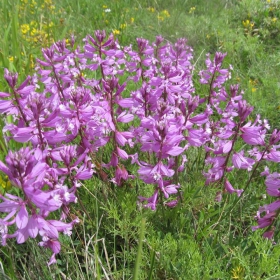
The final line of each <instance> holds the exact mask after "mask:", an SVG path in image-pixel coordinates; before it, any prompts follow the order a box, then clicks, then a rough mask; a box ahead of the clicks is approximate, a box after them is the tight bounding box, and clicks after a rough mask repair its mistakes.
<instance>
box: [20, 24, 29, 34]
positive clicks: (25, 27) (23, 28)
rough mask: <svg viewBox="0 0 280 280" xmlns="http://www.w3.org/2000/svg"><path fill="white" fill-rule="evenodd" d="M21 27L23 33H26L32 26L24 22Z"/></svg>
mask: <svg viewBox="0 0 280 280" xmlns="http://www.w3.org/2000/svg"><path fill="white" fill-rule="evenodd" d="M20 29H21V33H22V34H26V33H27V32H28V31H29V30H30V26H29V24H22V25H21V26H20Z"/></svg>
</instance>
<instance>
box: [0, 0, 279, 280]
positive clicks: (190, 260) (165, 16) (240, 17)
mask: <svg viewBox="0 0 280 280" xmlns="http://www.w3.org/2000/svg"><path fill="white" fill-rule="evenodd" d="M0 23H1V26H2V28H1V30H0V66H1V67H0V92H7V91H8V90H9V89H8V86H7V83H6V81H5V79H4V68H7V69H9V70H10V71H13V72H18V74H19V81H23V80H24V79H25V77H26V76H27V75H31V74H33V73H34V67H35V64H36V58H39V59H41V58H42V53H41V49H42V48H45V47H48V46H50V45H51V44H52V43H54V42H56V41H58V40H63V39H66V40H68V42H69V40H70V36H71V35H74V36H75V37H76V45H82V43H83V41H82V40H83V38H85V36H86V35H87V34H91V35H92V34H93V33H94V31H95V30H97V29H98V30H106V32H107V33H108V34H109V33H111V32H112V33H113V34H114V36H115V38H118V40H119V43H120V45H122V46H127V45H130V44H131V45H132V46H133V47H135V46H136V38H139V37H143V38H145V39H148V40H149V41H154V40H155V37H156V36H157V35H162V36H163V37H164V38H165V39H166V40H168V41H170V42H175V41H176V39H177V38H181V37H184V38H187V40H188V45H189V46H191V47H192V49H193V50H194V59H193V63H194V64H195V69H194V71H195V73H194V83H195V86H196V93H197V94H199V93H200V92H201V93H203V92H205V91H207V89H206V88H204V87H203V86H202V85H201V84H199V83H198V81H199V76H198V73H199V71H200V70H201V69H204V68H205V57H206V54H207V53H210V54H211V55H214V54H215V52H217V51H219V52H226V53H227V56H226V58H225V62H224V65H225V67H228V66H229V65H232V67H233V71H232V77H231V81H230V83H232V84H235V83H238V84H240V88H241V89H242V90H244V95H245V98H246V100H247V101H248V102H249V103H250V104H251V105H253V106H254V108H255V109H254V115H256V114H261V116H262V117H263V118H266V119H268V120H269V122H270V125H271V127H272V128H278V129H280V122H279V120H280V93H279V88H280V76H279V73H280V44H279V43H280V1H278V0H267V1H264V0H212V1H201V0H189V1H188V0H185V1H183V0H158V1H153V0H151V1H148V0H142V1H132V0H123V1H122V0H119V1H118V0H112V1H101V0H95V1H92V0H77V1H71V0H61V1H55V0H36V1H35V0H18V1H17V0H10V1H9V0H2V1H1V3H0ZM131 90H133V88H132V89H131ZM5 121H9V122H12V120H11V119H10V120H5V119H4V117H3V118H2V120H1V126H2V127H3V126H4V122H5ZM0 142H1V143H2V145H1V160H3V161H4V158H5V156H6V154H7V150H8V149H12V150H15V149H18V148H19V147H21V146H22V145H21V144H19V143H15V142H11V144H10V146H5V144H4V143H5V142H4V140H3V135H1V137H0ZM105 153H106V150H105ZM200 153H201V150H191V152H190V154H189V155H188V157H189V163H188V165H187V168H186V170H185V171H184V172H182V174H181V175H180V176H181V177H180V179H181V187H182V196H183V200H182V201H183V202H182V203H180V204H179V205H178V206H177V207H175V208H173V209H166V208H165V207H163V206H162V207H158V209H157V211H150V210H149V209H140V208H139V207H138V206H137V204H136V201H137V197H138V196H139V193H143V192H142V190H141V188H143V189H144V191H145V192H147V191H148V190H146V189H145V186H144V185H143V182H142V184H141V183H140V182H139V180H134V181H132V183H128V184H125V186H124V187H122V188H119V187H116V186H113V185H112V184H108V183H105V182H103V181H102V180H100V179H98V178H97V177H93V178H92V179H90V180H87V181H85V182H84V187H82V188H80V189H79V193H78V195H79V203H78V204H77V205H75V206H73V209H72V210H73V214H75V215H77V216H78V217H79V219H80V220H81V223H79V224H77V225H76V226H75V228H74V229H73V233H72V236H71V237H68V236H66V237H65V236H61V243H62V248H61V252H60V254H59V255H58V257H57V263H56V264H54V265H52V266H50V267H48V266H47V265H46V263H47V262H48V260H49V257H50V252H49V251H47V250H45V249H44V248H41V247H38V246H37V244H38V240H36V239H29V240H28V241H27V242H26V243H24V244H17V243H16V241H14V240H12V239H11V240H9V241H8V244H7V246H5V247H1V248H0V279H32V280H33V279H34V280H35V279H36V280H37V279H42V280H46V279H116V280H118V279H170V280H171V279H182V280H185V279H205V280H207V279H267V280H268V279H270V280H272V279H275V280H276V279H280V265H279V259H280V245H279V244H280V243H279V240H280V239H279V238H280V237H279V234H278V231H279V222H278V223H277V222H276V224H275V226H276V231H275V236H274V241H271V240H268V239H264V238H263V237H262V232H263V231H261V230H259V231H255V232H253V231H252V230H251V227H252V225H256V222H255V219H254V216H255V215H256V212H257V211H258V208H259V206H260V205H264V204H267V203H270V202H271V201H272V200H271V197H267V198H266V197H265V196H264V194H265V193H266V187H265V184H264V178H263V177H260V176H255V177H254V178H253V180H252V182H251V184H250V186H249V188H247V189H246V192H245V194H244V195H243V196H242V198H241V199H240V200H239V201H238V202H237V204H236V206H235V207H234V208H233V209H232V208H231V206H232V205H233V203H235V202H236V198H235V196H233V195H225V198H224V199H223V201H222V202H221V203H217V202H216V201H215V196H216V188H215V187H214V186H211V185H210V186H205V178H204V177H203V176H202V175H201V170H202V165H203V163H202V161H203V155H201V154H200ZM274 167H275V170H276V171H278V172H279V170H280V168H279V164H278V166H277V165H276V164H275V165H274ZM133 171H135V174H136V171H137V170H133ZM2 177H3V176H2ZM247 178H248V175H247V173H246V172H245V171H244V172H240V173H238V174H237V175H236V177H233V178H232V184H235V186H238V187H236V188H244V185H245V182H246V180H247ZM3 179H4V178H3ZM2 181H3V180H2ZM8 188H10V187H9V186H8V183H4V181H3V182H1V192H5V191H6V190H7V189H8ZM139 188H140V190H139ZM277 226H278V228H277Z"/></svg>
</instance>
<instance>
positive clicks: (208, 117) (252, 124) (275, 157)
mask: <svg viewBox="0 0 280 280" xmlns="http://www.w3.org/2000/svg"><path fill="white" fill-rule="evenodd" d="M186 42H187V41H186V39H178V40H177V42H176V43H175V44H171V43H169V42H166V41H165V40H164V39H163V38H162V37H161V36H158V37H156V40H155V42H154V43H152V44H151V43H149V42H148V41H147V40H145V39H140V38H139V39H137V42H136V43H137V44H136V49H135V50H133V48H132V46H125V47H122V46H120V45H119V43H118V41H117V40H116V39H114V36H113V35H112V34H111V35H110V36H109V37H107V36H106V34H105V31H95V33H94V36H93V37H92V36H87V37H86V38H85V39H84V46H83V47H79V46H78V47H76V44H75V40H74V37H72V38H71V40H70V41H69V44H66V41H59V42H57V43H55V44H54V45H52V46H51V47H50V48H48V49H43V50H42V53H43V59H42V60H40V59H37V66H36V68H35V74H34V75H32V76H28V77H27V78H26V80H25V81H24V82H22V83H21V84H20V85H18V75H17V74H14V73H10V72H9V71H8V70H5V79H6V81H7V83H8V86H9V88H10V90H9V93H6V92H1V93H0V97H1V101H0V112H1V113H2V117H3V118H4V119H5V118H6V117H7V116H9V115H11V116H12V117H13V122H12V123H11V122H6V125H5V127H4V130H3V133H4V134H5V137H6V141H7V145H9V141H10V140H11V139H13V140H14V141H16V142H20V143H25V145H24V148H21V149H20V150H18V151H11V150H10V151H9V152H8V155H7V156H6V160H5V163H2V162H0V170H1V171H2V172H3V173H5V174H6V175H7V176H8V178H9V180H10V182H11V184H12V186H13V188H11V189H10V191H9V192H10V193H7V192H6V193H3V194H1V195H0V198H1V200H2V202H1V203H0V211H1V212H3V213H6V214H3V215H2V216H1V219H0V233H1V243H2V245H5V244H6V242H7V239H9V238H16V240H17V242H18V243H23V242H25V241H26V240H27V239H28V238H29V237H31V238H36V237H37V236H40V237H41V242H40V243H39V245H40V246H43V247H47V248H49V249H51V251H52V252H53V254H52V256H51V259H50V261H49V263H48V264H49V265H50V264H52V263H55V262H56V258H55V256H56V254H58V253H59V252H60V242H59V232H62V233H64V234H67V235H70V234H71V230H72V228H73V226H74V224H75V223H78V222H79V220H78V219H77V218H75V219H73V215H70V214H71V203H73V202H74V203H76V202H77V193H76V192H77V189H78V188H80V187H81V180H88V179H90V178H91V177H92V175H93V174H95V175H96V176H97V177H99V178H100V180H103V181H105V182H111V184H115V185H116V186H119V187H121V186H122V185H123V184H124V183H125V181H127V180H131V184H133V182H134V181H133V180H135V178H138V177H139V178H140V179H141V180H142V181H143V182H144V183H145V184H149V185H150V186H153V190H154V191H153V192H152V193H151V196H150V197H143V196H140V197H139V202H138V203H139V204H141V205H142V206H143V207H145V208H150V209H152V210H156V207H157V205H158V203H160V204H161V205H162V206H163V207H176V205H177V204H178V202H179V201H181V202H182V197H181V192H183V191H184V189H183V187H184V186H182V185H181V184H182V182H181V183H180V172H182V171H184V170H185V169H186V165H187V163H188V150H189V149H190V148H191V147H193V148H199V147H200V148H199V149H203V150H204V152H205V164H204V170H201V172H202V174H203V175H204V176H205V178H206V181H205V183H206V184H207V185H209V184H215V185H216V186H217V187H219V188H220V189H219V190H217V197H216V200H218V201H220V200H221V199H222V195H223V193H225V192H228V193H236V194H237V196H242V193H243V192H244V191H246V189H247V187H248V186H249V185H250V182H251V180H252V178H253V176H255V175H257V174H259V173H257V172H259V171H258V167H259V163H260V162H261V161H267V162H268V161H273V162H280V151H279V147H280V146H279V139H280V133H279V132H278V131H276V130H274V131H273V132H272V133H271V132H270V133H269V132H268V131H269V129H270V127H269V125H268V122H267V121H266V120H262V119H261V118H260V116H256V117H255V120H254V121H250V120H249V116H250V115H251V113H252V111H253V108H252V107H251V106H250V105H248V104H247V102H246V100H244V99H243V92H242V91H240V89H239V87H238V85H231V86H226V84H227V81H228V80H229V79H230V75H231V67H229V68H228V69H226V68H223V66H222V63H223V60H224V57H225V55H226V54H222V53H216V54H215V56H214V58H213V60H211V58H210V55H208V56H207V58H206V69H205V70H202V71H200V73H199V75H200V83H201V84H202V85H205V87H206V88H208V90H207V92H208V94H206V95H205V94H204V95H203V94H199V92H196V89H195V87H194V83H193V73H194V70H195V69H194V65H193V63H192V58H193V55H192V49H191V48H190V47H189V46H188V45H187V43H186ZM130 88H133V89H134V90H133V91H132V90H130ZM250 119H252V117H250ZM240 141H242V142H243V144H244V145H243V147H245V148H244V149H242V150H238V149H237V148H236V147H237V143H240ZM105 146H106V152H107V151H109V152H110V154H109V157H108V154H106V157H104V155H103V153H100V152H99V151H100V150H105ZM239 147H240V145H239ZM193 148H192V149H193ZM132 151H134V152H132ZM135 151H137V152H136V153H135ZM106 159H107V161H106ZM132 165H137V166H138V167H139V168H138V174H132V172H131V168H130V167H131V166H132ZM237 169H245V170H247V171H248V172H249V174H250V175H249V179H248V181H247V182H245V183H244V185H245V188H244V190H239V189H235V188H234V187H233V186H232V184H231V182H230V179H229V176H228V174H230V173H231V172H235V170H237ZM261 175H263V176H266V180H265V184H266V186H267V193H268V195H270V196H275V197H276V198H277V197H279V195H280V192H279V190H278V188H279V186H280V174H279V173H271V172H270V171H269V169H268V167H266V168H265V170H264V171H263V172H262V173H261ZM143 186H144V184H143ZM279 209H280V200H276V201H275V202H273V203H271V204H269V205H265V206H261V207H260V209H259V211H258V214H257V216H256V219H257V223H258V225H257V226H254V227H253V230H255V229H258V228H266V231H265V233H264V236H265V237H268V238H272V237H273V233H274V230H275V229H274V221H275V219H276V218H277V216H278V214H279V211H280V210H279ZM55 211H59V213H60V218H59V219H57V220H54V219H50V214H51V213H52V212H55ZM51 216H52V217H53V215H51ZM70 217H71V218H70ZM12 230H14V231H13V232H11V231H12Z"/></svg>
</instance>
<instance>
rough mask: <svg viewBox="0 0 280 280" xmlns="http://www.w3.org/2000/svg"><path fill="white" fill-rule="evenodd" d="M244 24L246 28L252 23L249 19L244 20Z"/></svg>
mask: <svg viewBox="0 0 280 280" xmlns="http://www.w3.org/2000/svg"><path fill="white" fill-rule="evenodd" d="M242 24H243V26H244V27H245V28H247V27H248V26H249V25H250V20H249V19H246V20H243V21H242Z"/></svg>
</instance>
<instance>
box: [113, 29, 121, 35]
mask: <svg viewBox="0 0 280 280" xmlns="http://www.w3.org/2000/svg"><path fill="white" fill-rule="evenodd" d="M112 32H113V34H114V35H119V34H120V33H121V32H120V30H118V29H113V31H112Z"/></svg>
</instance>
